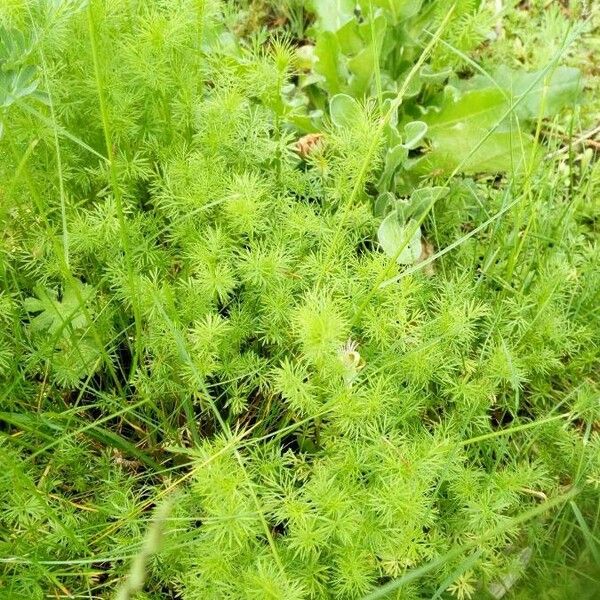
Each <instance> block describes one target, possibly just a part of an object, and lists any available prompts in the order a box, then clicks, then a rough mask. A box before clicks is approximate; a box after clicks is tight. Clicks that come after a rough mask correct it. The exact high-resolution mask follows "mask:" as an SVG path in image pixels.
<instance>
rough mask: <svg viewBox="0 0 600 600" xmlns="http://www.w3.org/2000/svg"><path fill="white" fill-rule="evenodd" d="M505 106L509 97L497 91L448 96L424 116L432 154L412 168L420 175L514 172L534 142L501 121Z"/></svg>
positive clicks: (504, 120) (508, 104)
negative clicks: (437, 107) (437, 109)
mask: <svg viewBox="0 0 600 600" xmlns="http://www.w3.org/2000/svg"><path fill="white" fill-rule="evenodd" d="M509 108H510V99H509V98H508V97H507V95H506V94H504V93H503V92H502V90H499V89H497V88H488V89H475V90H470V91H468V92H466V93H464V94H463V95H462V96H459V97H458V98H453V97H451V96H449V95H446V96H445V98H444V104H443V106H442V108H441V110H439V111H438V112H431V113H429V114H427V115H424V116H423V121H424V122H425V123H427V125H428V132H427V135H426V137H427V138H428V139H429V141H430V145H431V150H430V152H429V153H427V154H426V155H425V156H424V157H423V158H421V159H419V160H417V161H416V162H415V163H414V164H413V166H412V167H411V168H412V169H413V170H415V172H417V173H419V174H424V173H427V172H431V171H436V172H440V173H449V172H452V171H453V170H454V169H457V168H458V169H460V171H461V172H464V173H479V172H492V173H497V172H501V171H511V170H513V169H515V168H517V167H518V166H519V165H520V164H521V163H522V162H523V158H524V157H528V156H529V155H530V151H531V146H532V138H531V136H530V135H529V134H528V133H524V132H522V131H519V128H518V127H516V126H515V124H514V119H510V118H504V117H505V115H506V114H507V111H508V110H509ZM503 118H504V119H503ZM511 124H512V125H513V128H512V130H511Z"/></svg>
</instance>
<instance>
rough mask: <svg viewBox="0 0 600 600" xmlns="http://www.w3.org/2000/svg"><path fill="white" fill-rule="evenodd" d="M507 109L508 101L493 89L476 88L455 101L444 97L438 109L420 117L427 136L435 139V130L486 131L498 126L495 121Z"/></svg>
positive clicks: (449, 97)
mask: <svg viewBox="0 0 600 600" xmlns="http://www.w3.org/2000/svg"><path fill="white" fill-rule="evenodd" d="M509 107H510V99H509V98H508V97H507V95H506V94H505V93H503V91H502V90H499V89H497V88H488V89H477V90H470V91H468V92H465V93H464V94H462V95H459V96H458V98H453V97H452V96H451V95H449V94H446V95H445V96H444V101H443V105H442V107H441V109H440V110H439V111H438V112H434V111H431V112H429V113H428V114H427V115H425V116H424V117H423V121H424V122H425V123H426V124H427V125H428V127H429V134H428V137H432V136H435V135H436V133H437V131H439V130H448V129H449V128H451V127H453V126H457V125H459V126H461V128H463V129H464V127H465V125H469V126H470V125H471V124H472V125H473V126H476V127H477V128H478V129H486V128H490V127H493V126H495V125H497V124H498V120H499V119H500V118H501V117H502V116H503V115H504V113H505V112H506V110H507V109H508V108H509Z"/></svg>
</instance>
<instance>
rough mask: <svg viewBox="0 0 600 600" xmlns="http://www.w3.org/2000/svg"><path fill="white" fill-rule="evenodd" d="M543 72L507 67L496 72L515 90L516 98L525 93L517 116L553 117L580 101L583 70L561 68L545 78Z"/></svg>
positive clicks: (504, 85) (509, 87)
mask: <svg viewBox="0 0 600 600" xmlns="http://www.w3.org/2000/svg"><path fill="white" fill-rule="evenodd" d="M540 75H541V73H540V72H539V71H538V72H536V73H515V72H513V71H510V69H508V68H506V67H504V68H500V69H499V70H498V71H497V72H496V74H495V78H496V81H497V82H498V83H499V84H500V86H501V87H503V88H505V89H506V90H507V91H508V92H509V93H512V95H513V96H514V98H515V100H516V99H519V98H521V96H523V98H522V100H521V101H520V102H519V105H518V107H517V115H518V116H519V117H520V118H521V119H537V118H540V117H541V118H546V117H551V116H553V115H555V114H557V113H558V112H559V111H560V110H561V109H562V108H564V107H565V106H569V105H570V104H573V103H574V102H576V100H577V98H578V97H579V95H580V94H581V89H582V78H581V72H580V71H579V69H575V68H573V67H558V68H556V69H554V71H550V72H549V73H548V74H546V75H545V76H544V77H542V78H541V79H540ZM538 79H539V81H537V80H538ZM532 86H533V87H532ZM529 88H531V89H529ZM528 90H529V91H528Z"/></svg>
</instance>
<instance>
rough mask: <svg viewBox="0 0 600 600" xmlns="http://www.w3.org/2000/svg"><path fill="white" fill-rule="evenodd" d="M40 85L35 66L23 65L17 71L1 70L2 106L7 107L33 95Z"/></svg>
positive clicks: (0, 96) (0, 90) (0, 95)
mask: <svg viewBox="0 0 600 600" xmlns="http://www.w3.org/2000/svg"><path fill="white" fill-rule="evenodd" d="M38 85H39V80H38V79H37V77H36V69H35V67H31V66H29V67H23V68H21V69H19V70H16V71H6V72H2V71H0V108H6V107H8V106H10V105H11V104H14V103H15V102H16V101H17V100H19V99H21V98H25V97H26V96H30V95H32V94H33V93H34V92H35V91H36V90H37V87H38Z"/></svg>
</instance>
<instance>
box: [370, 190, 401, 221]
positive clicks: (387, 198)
mask: <svg viewBox="0 0 600 600" xmlns="http://www.w3.org/2000/svg"><path fill="white" fill-rule="evenodd" d="M395 201H396V196H394V194H392V192H383V193H381V194H379V196H377V198H376V200H375V204H374V206H373V214H374V215H375V216H376V217H383V216H384V215H385V214H386V213H387V211H388V210H389V209H390V207H392V206H393V205H394V203H395Z"/></svg>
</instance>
